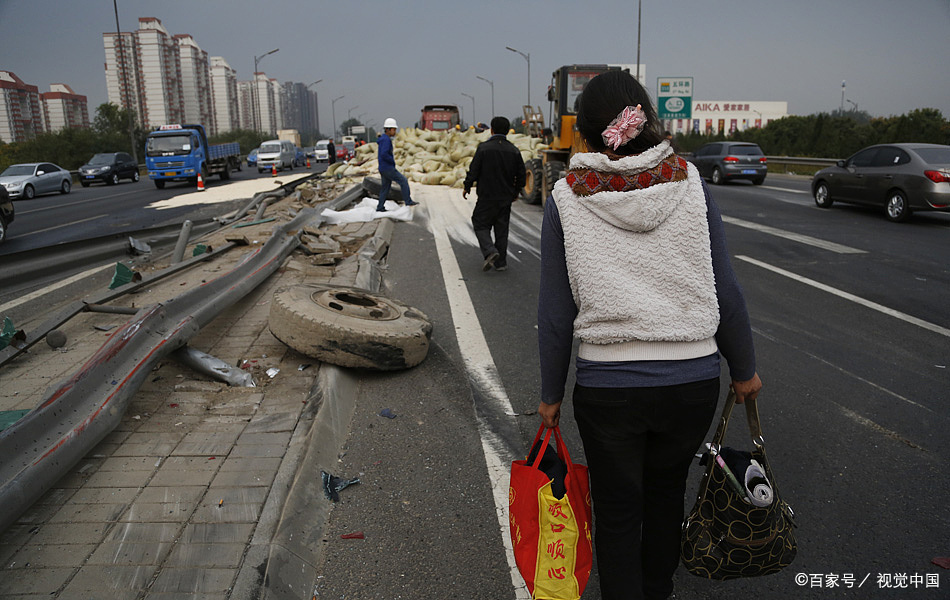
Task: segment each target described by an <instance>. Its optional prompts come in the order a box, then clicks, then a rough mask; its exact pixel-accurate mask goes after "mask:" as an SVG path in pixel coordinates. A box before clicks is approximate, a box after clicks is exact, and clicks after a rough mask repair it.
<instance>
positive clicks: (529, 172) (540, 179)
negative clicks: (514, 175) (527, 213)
mask: <svg viewBox="0 0 950 600" xmlns="http://www.w3.org/2000/svg"><path fill="white" fill-rule="evenodd" d="M524 170H525V182H524V188H523V189H522V190H521V199H522V200H524V201H525V202H527V203H528V204H541V200H542V197H541V188H542V187H543V186H544V174H543V172H542V171H541V159H540V158H532V159H530V160H528V161H527V162H525V163H524Z"/></svg>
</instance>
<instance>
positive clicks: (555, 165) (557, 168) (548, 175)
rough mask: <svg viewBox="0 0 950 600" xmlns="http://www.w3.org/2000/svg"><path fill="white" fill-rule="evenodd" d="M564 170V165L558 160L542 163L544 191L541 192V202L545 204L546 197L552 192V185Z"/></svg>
mask: <svg viewBox="0 0 950 600" xmlns="http://www.w3.org/2000/svg"><path fill="white" fill-rule="evenodd" d="M565 168H566V165H565V164H564V162H563V161H560V160H549V161H548V162H546V163H544V173H543V174H544V190H543V191H542V192H541V194H542V196H541V200H542V201H543V202H547V199H548V196H550V195H551V192H552V191H554V184H555V183H557V180H558V179H560V178H561V173H562V172H563V171H564V169H565ZM543 202H542V203H543Z"/></svg>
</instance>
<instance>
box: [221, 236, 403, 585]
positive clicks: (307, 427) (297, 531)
mask: <svg viewBox="0 0 950 600" xmlns="http://www.w3.org/2000/svg"><path fill="white" fill-rule="evenodd" d="M392 232H393V222H392V221H390V220H388V219H385V220H383V221H382V222H381V223H380V225H379V226H378V227H377V230H376V235H374V236H373V237H372V238H370V239H369V240H367V241H366V242H365V243H364V244H363V247H362V248H361V249H360V252H359V256H358V258H357V260H358V270H357V273H356V276H355V278H354V279H355V282H354V283H355V285H356V286H357V287H363V288H364V289H368V290H370V291H378V289H379V287H380V284H381V275H380V270H379V264H378V261H379V260H380V259H381V258H383V257H385V255H386V252H388V248H389V243H390V240H391V239H392ZM358 393H359V380H358V378H357V377H356V376H355V375H354V373H353V372H352V371H350V370H347V369H343V368H341V367H337V366H335V365H331V364H326V363H321V365H320V372H319V373H318V375H317V377H316V379H315V380H314V384H313V387H312V388H311V391H310V398H309V399H308V408H307V409H306V411H305V413H304V414H303V415H301V419H300V421H298V423H297V427H296V428H295V429H294V433H293V435H292V437H291V440H290V445H289V446H288V449H287V454H286V455H285V459H284V460H283V461H282V462H281V465H280V469H279V470H278V473H277V478H276V480H275V481H274V484H273V486H272V487H271V492H270V494H269V495H268V498H267V501H266V503H265V505H264V508H263V510H262V512H261V517H260V520H259V523H258V527H257V530H256V531H255V533H254V537H253V539H252V540H251V543H250V545H249V547H248V549H247V551H246V553H245V555H244V560H243V562H242V564H241V568H240V571H239V572H238V577H237V580H236V582H235V585H234V587H233V588H232V591H231V595H230V598H232V599H233V600H265V599H266V600H270V599H275V600H276V599H284V598H288V599H294V600H299V599H301V598H310V597H311V596H312V595H313V593H314V592H313V590H314V587H315V585H316V583H317V569H318V567H319V566H320V565H321V564H322V562H323V556H322V544H321V543H320V540H321V539H322V538H323V531H324V525H325V523H326V521H327V518H328V517H329V514H330V509H331V507H332V503H331V502H330V501H329V500H327V499H326V497H325V496H324V494H323V482H322V478H321V473H320V472H321V471H326V472H328V473H331V474H333V475H338V474H337V473H335V472H334V470H335V468H336V465H337V458H338V454H339V451H340V448H341V447H342V446H343V443H344V442H345V441H346V438H347V436H348V435H349V427H350V421H351V419H352V417H353V414H354V412H355V410H356V400H357V396H358ZM314 413H315V416H314Z"/></svg>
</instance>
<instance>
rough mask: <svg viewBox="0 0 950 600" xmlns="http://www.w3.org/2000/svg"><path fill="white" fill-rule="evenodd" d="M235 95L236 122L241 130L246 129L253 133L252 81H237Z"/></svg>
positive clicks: (254, 113)
mask: <svg viewBox="0 0 950 600" xmlns="http://www.w3.org/2000/svg"><path fill="white" fill-rule="evenodd" d="M237 93H238V121H239V122H240V124H241V129H246V130H248V131H254V129H255V124H254V123H255V115H256V112H255V111H254V98H255V95H254V82H253V81H238V82H237Z"/></svg>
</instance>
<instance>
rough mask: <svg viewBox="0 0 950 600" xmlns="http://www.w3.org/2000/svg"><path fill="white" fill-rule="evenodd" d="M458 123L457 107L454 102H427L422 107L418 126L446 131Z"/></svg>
mask: <svg viewBox="0 0 950 600" xmlns="http://www.w3.org/2000/svg"><path fill="white" fill-rule="evenodd" d="M458 124H459V107H458V106H455V105H454V104H428V105H426V106H423V107H422V117H421V118H420V119H419V128H420V129H428V130H430V131H446V130H449V129H454V128H455V126H456V125H458Z"/></svg>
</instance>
